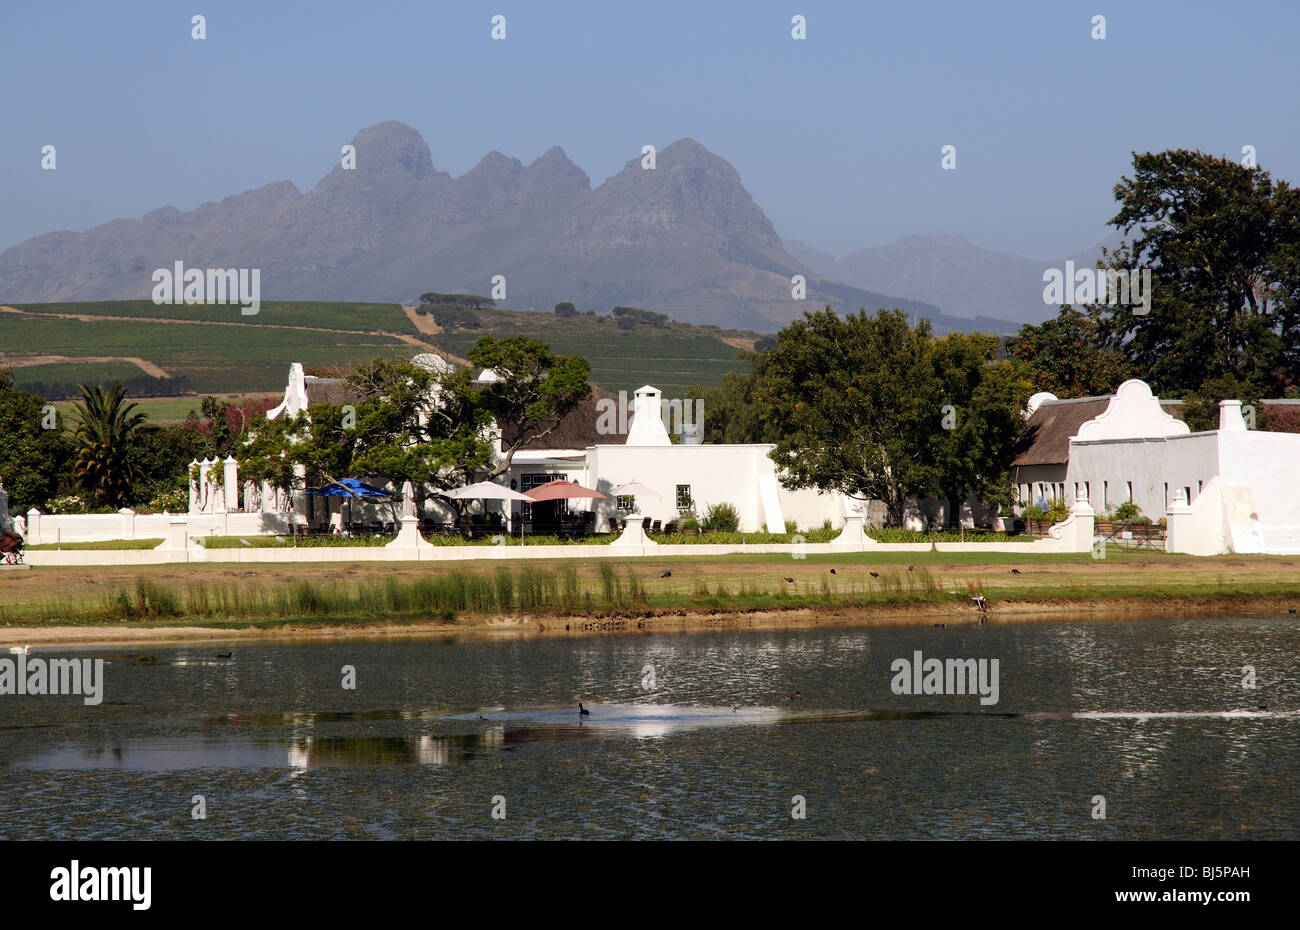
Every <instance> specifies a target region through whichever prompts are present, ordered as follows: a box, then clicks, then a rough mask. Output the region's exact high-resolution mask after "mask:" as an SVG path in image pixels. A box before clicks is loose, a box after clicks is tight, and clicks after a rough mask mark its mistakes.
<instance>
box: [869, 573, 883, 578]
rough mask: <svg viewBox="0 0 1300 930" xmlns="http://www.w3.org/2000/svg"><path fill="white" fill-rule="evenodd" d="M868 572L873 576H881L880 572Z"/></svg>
mask: <svg viewBox="0 0 1300 930" xmlns="http://www.w3.org/2000/svg"><path fill="white" fill-rule="evenodd" d="M867 574H868V575H870V576H871V577H872V578H879V577H880V572H867Z"/></svg>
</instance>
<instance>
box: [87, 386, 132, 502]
mask: <svg viewBox="0 0 1300 930" xmlns="http://www.w3.org/2000/svg"><path fill="white" fill-rule="evenodd" d="M77 389H78V390H79V391H80V392H81V400H80V401H77V402H76V403H74V404H73V416H74V418H75V420H76V428H75V429H74V431H73V434H72V441H73V445H74V447H75V450H76V458H75V461H74V462H73V466H72V469H73V481H74V482H75V483H76V485H77V487H79V488H81V489H82V490H83V491H85V492H87V493H88V494H90V495H91V496H92V497H94V498H95V500H96V501H98V502H99V503H101V504H106V505H108V506H110V507H122V506H125V505H126V504H127V503H129V502H130V500H131V497H132V493H133V490H134V487H135V482H136V479H137V477H138V475H139V473H138V472H137V470H136V469H135V467H134V465H133V463H132V459H131V447H132V445H133V443H134V442H135V440H136V437H137V435H138V434H139V433H140V432H141V430H142V429H144V428H145V420H146V419H147V418H146V416H145V414H144V413H142V412H140V411H137V410H136V409H135V408H136V405H135V404H128V403H126V389H125V388H123V387H122V385H121V384H113V385H112V386H111V387H108V388H104V387H102V386H100V385H94V386H89V385H85V384H81V385H78V386H77Z"/></svg>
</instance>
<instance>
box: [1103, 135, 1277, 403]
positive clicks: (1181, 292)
mask: <svg viewBox="0 0 1300 930" xmlns="http://www.w3.org/2000/svg"><path fill="white" fill-rule="evenodd" d="M1133 169H1134V170H1133V175H1132V176H1131V177H1124V178H1122V179H1121V180H1120V182H1119V184H1117V185H1116V186H1115V199H1116V201H1117V202H1118V203H1119V212H1118V213H1117V214H1116V215H1115V216H1114V217H1113V218H1112V219H1111V221H1110V222H1111V224H1112V225H1114V226H1115V227H1116V228H1118V229H1120V230H1122V231H1123V232H1124V233H1125V234H1126V235H1129V234H1132V238H1131V239H1128V240H1127V241H1126V242H1125V244H1124V245H1122V246H1121V247H1120V248H1118V249H1117V250H1115V251H1114V252H1108V253H1106V255H1105V264H1106V266H1107V267H1109V268H1113V269H1138V268H1142V267H1149V268H1150V269H1151V273H1152V288H1151V290H1152V301H1151V307H1150V312H1149V313H1145V314H1144V313H1142V312H1141V308H1140V307H1131V306H1120V305H1117V306H1114V307H1111V306H1108V305H1107V304H1104V303H1102V302H1100V301H1098V303H1096V304H1093V305H1092V306H1091V307H1090V308H1089V312H1090V314H1091V315H1092V316H1093V318H1094V319H1095V320H1096V321H1097V326H1098V332H1099V335H1100V336H1101V340H1102V344H1103V345H1104V346H1105V347H1106V348H1109V349H1112V350H1114V351H1116V352H1122V353H1123V354H1124V355H1126V356H1127V357H1128V358H1129V359H1130V360H1131V361H1132V363H1133V364H1134V366H1135V367H1136V368H1137V370H1138V371H1139V373H1140V374H1141V375H1142V376H1143V377H1145V378H1147V379H1148V380H1150V381H1151V382H1152V383H1153V385H1154V387H1155V388H1156V390H1158V391H1160V392H1161V393H1165V394H1177V393H1182V392H1185V391H1194V390H1197V389H1198V388H1200V387H1201V385H1203V384H1205V382H1207V381H1208V380H1212V379H1218V378H1222V377H1224V376H1230V377H1232V378H1235V379H1237V380H1238V381H1239V382H1241V383H1243V384H1247V385H1252V386H1254V387H1255V389H1257V390H1258V391H1260V392H1262V393H1264V394H1265V395H1269V394H1271V395H1273V396H1280V395H1281V394H1282V393H1283V392H1284V391H1285V390H1286V389H1287V387H1289V386H1292V385H1294V384H1296V383H1297V381H1300V192H1297V190H1296V189H1295V188H1294V187H1292V186H1291V185H1289V184H1288V183H1287V182H1285V181H1277V182H1274V181H1273V180H1272V179H1271V178H1270V176H1269V174H1268V172H1267V171H1264V170H1263V169H1262V168H1258V167H1255V168H1247V167H1244V166H1242V165H1240V164H1238V163H1237V162H1235V161H1233V160H1231V159H1228V158H1219V157H1216V156H1212V155H1207V154H1205V153H1202V152H1195V151H1187V150H1183V149H1179V150H1176V151H1165V152H1159V153H1150V152H1148V153H1145V154H1141V155H1139V154H1137V153H1134V154H1133Z"/></svg>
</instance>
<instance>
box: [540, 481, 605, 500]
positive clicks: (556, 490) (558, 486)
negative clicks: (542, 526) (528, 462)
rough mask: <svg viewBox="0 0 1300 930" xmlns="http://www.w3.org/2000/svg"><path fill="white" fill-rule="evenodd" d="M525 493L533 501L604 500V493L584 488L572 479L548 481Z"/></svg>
mask: <svg viewBox="0 0 1300 930" xmlns="http://www.w3.org/2000/svg"><path fill="white" fill-rule="evenodd" d="M524 494H525V495H527V496H528V497H529V498H531V499H532V500H534V501H537V502H538V503H540V502H541V501H558V500H574V499H577V498H581V499H583V500H602V501H603V500H605V499H606V498H605V495H604V494H601V493H600V492H599V491H593V490H591V489H590V488H584V487H582V486H581V485H577V484H574V483H573V482H572V481H563V480H560V479H558V478H557V479H556V480H555V481H548V482H546V484H542V485H538V486H537V487H535V488H533V489H532V490H531V491H525V492H524Z"/></svg>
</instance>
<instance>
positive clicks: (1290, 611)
mask: <svg viewBox="0 0 1300 930" xmlns="http://www.w3.org/2000/svg"><path fill="white" fill-rule="evenodd" d="M1287 613H1289V614H1290V615H1291V616H1293V617H1294V616H1295V608H1294V607H1292V608H1290V609H1289V610H1288V611H1287Z"/></svg>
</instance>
